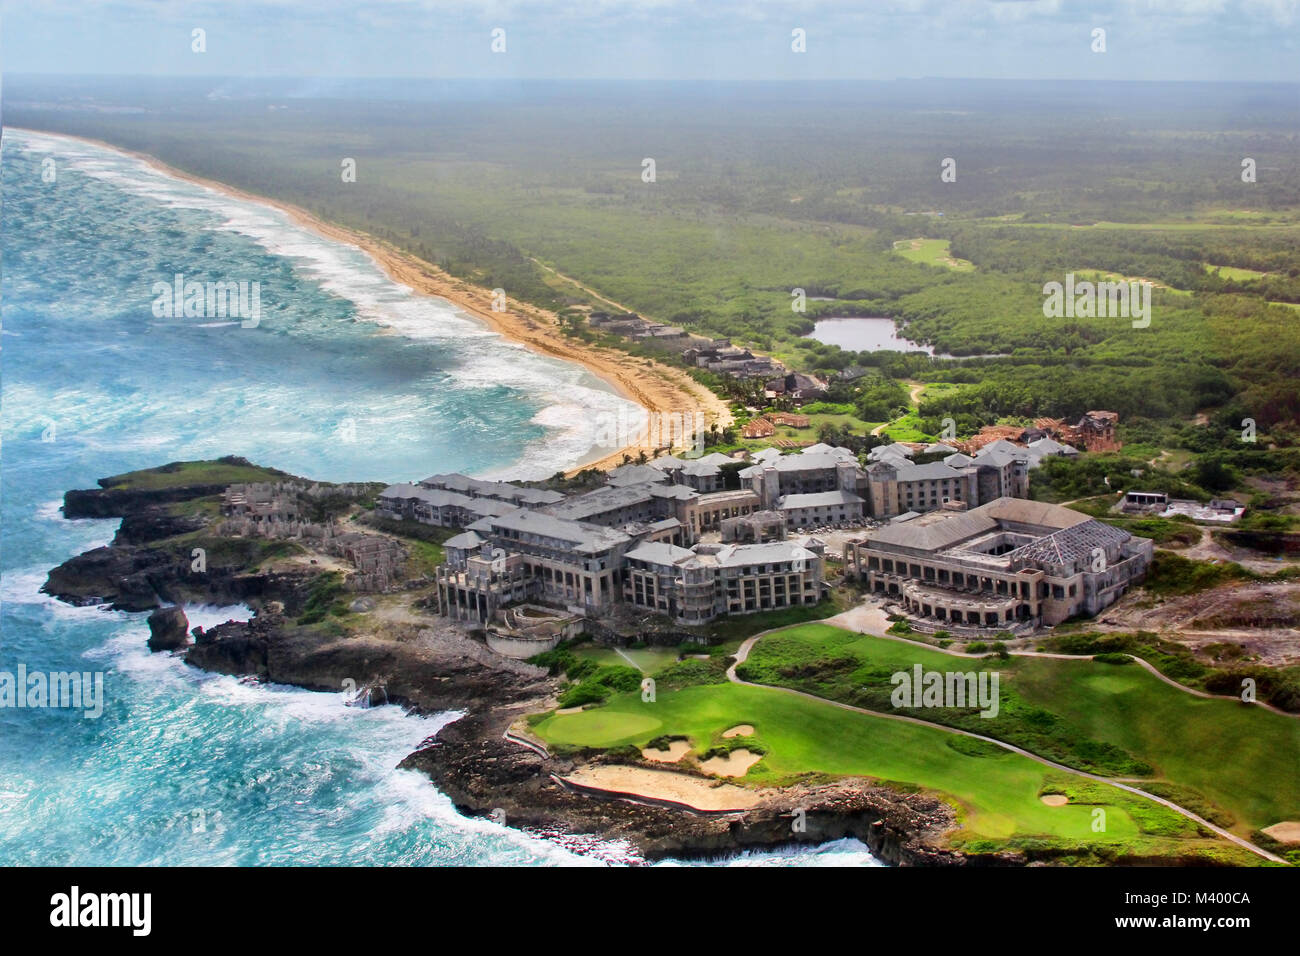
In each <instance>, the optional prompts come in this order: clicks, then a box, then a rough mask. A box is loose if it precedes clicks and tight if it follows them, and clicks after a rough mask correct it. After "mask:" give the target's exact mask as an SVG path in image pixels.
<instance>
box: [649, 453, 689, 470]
mask: <svg viewBox="0 0 1300 956" xmlns="http://www.w3.org/2000/svg"><path fill="white" fill-rule="evenodd" d="M686 464H687V462H685V461H683V460H682V459H681V458H677V457H676V456H674V455H663V456H661V457H659V458H656V459H655V460H654V461H652V462H650V467H651V468H658V469H660V470H661V471H675V470H676V469H678V468H682V467H684V466H685V465H686Z"/></svg>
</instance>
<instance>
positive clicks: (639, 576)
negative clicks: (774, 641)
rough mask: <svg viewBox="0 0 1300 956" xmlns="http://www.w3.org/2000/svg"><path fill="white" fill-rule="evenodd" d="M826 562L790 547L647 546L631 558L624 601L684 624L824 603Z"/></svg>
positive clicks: (796, 546)
mask: <svg viewBox="0 0 1300 956" xmlns="http://www.w3.org/2000/svg"><path fill="white" fill-rule="evenodd" d="M822 576H823V556H822V555H821V554H820V553H818V552H817V551H814V550H812V549H810V548H807V547H804V546H803V545H799V544H795V543H793V542H790V541H778V542H772V543H769V544H742V545H732V544H724V545H696V546H695V548H693V549H691V550H687V549H685V548H676V547H673V546H672V545H663V544H645V545H641V546H640V547H637V548H635V549H633V550H631V551H629V552H628V553H627V571H626V576H625V579H624V585H623V596H624V599H625V600H626V601H627V602H628V603H629V604H632V605H635V606H637V607H644V608H650V609H652V610H655V611H658V612H660V613H662V614H666V615H668V616H669V617H671V618H672V619H673V620H675V621H677V622H679V623H682V624H701V623H704V622H705V621H709V620H712V619H713V618H715V617H717V616H719V615H722V614H752V613H754V612H755V611H768V610H773V609H776V608H783V607H793V606H796V605H800V604H816V603H817V602H818V601H819V600H821V590H822Z"/></svg>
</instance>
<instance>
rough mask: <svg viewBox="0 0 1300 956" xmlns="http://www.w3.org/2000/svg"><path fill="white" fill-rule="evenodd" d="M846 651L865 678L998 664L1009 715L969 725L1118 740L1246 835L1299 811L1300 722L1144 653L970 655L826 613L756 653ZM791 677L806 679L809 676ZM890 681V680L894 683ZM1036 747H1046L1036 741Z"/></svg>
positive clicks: (1064, 740) (1079, 751) (1092, 743)
mask: <svg viewBox="0 0 1300 956" xmlns="http://www.w3.org/2000/svg"><path fill="white" fill-rule="evenodd" d="M809 652H811V653H809ZM846 655H852V657H853V658H855V659H856V661H857V664H858V666H857V668H856V669H854V670H853V671H850V672H849V673H850V674H852V675H853V676H854V677H856V678H857V679H858V682H859V683H862V682H864V681H866V680H868V679H872V680H875V681H876V682H879V681H880V680H881V678H882V677H884V679H885V680H886V681H887V676H885V675H888V674H890V673H893V672H896V671H900V670H908V669H910V668H911V667H912V666H913V665H915V664H921V665H922V667H924V668H925V669H927V670H940V671H954V670H960V671H969V670H979V669H990V670H996V671H998V672H999V674H1000V679H1001V690H1002V696H1003V707H1002V710H1001V712H1000V714H999V716H998V717H996V718H993V719H987V720H986V719H980V718H977V717H976V718H974V720H973V726H972V725H971V724H972V721H970V720H967V721H965V722H961V725H962V726H966V727H968V729H972V730H975V731H976V732H979V731H980V728H981V727H983V731H982V732H983V733H986V734H987V735H989V736H993V737H998V738H999V739H1010V740H1011V741H1012V742H1016V743H1021V744H1022V745H1027V744H1026V742H1025V741H1023V740H1021V739H1019V736H1018V734H1019V733H1020V732H1024V731H1025V728H1024V727H1023V726H1021V725H1024V724H1032V723H1039V722H1042V723H1047V724H1049V725H1051V726H1052V733H1051V734H1050V735H1048V736H1045V738H1044V740H1045V744H1043V745H1044V746H1046V745H1050V744H1053V743H1056V742H1057V741H1060V742H1061V746H1063V747H1065V748H1067V753H1066V754H1065V755H1060V754H1050V753H1045V754H1043V755H1044V756H1048V757H1052V758H1053V759H1058V760H1061V762H1065V763H1070V764H1071V765H1076V766H1077V765H1079V763H1080V762H1081V761H1083V760H1087V759H1093V760H1097V759H1099V755H1098V753H1097V749H1096V745H1097V744H1098V743H1100V744H1105V745H1111V746H1113V747H1115V748H1119V750H1121V751H1123V752H1125V753H1127V754H1128V755H1130V756H1131V757H1132V758H1135V759H1137V760H1141V761H1144V762H1145V763H1147V764H1149V765H1150V766H1151V768H1152V769H1153V770H1154V775H1152V776H1151V777H1150V779H1151V780H1153V781H1168V782H1170V783H1173V784H1178V785H1181V786H1182V787H1191V788H1193V789H1195V790H1196V791H1197V792H1198V793H1199V794H1200V795H1201V796H1202V797H1203V798H1204V799H1205V800H1207V801H1208V802H1209V803H1212V804H1213V805H1214V806H1215V807H1217V808H1220V809H1221V810H1223V811H1226V812H1227V815H1228V816H1229V817H1230V818H1231V820H1228V819H1226V818H1224V819H1222V820H1221V823H1222V824H1223V825H1226V826H1227V827H1228V828H1229V829H1231V830H1233V831H1234V832H1236V833H1239V834H1241V835H1243V836H1247V835H1249V834H1250V833H1251V832H1252V831H1254V830H1256V829H1261V828H1263V827H1266V826H1269V825H1271V824H1273V823H1277V822H1279V821H1281V820H1296V819H1300V774H1297V773H1296V772H1295V768H1296V767H1297V765H1300V721H1298V720H1296V719H1294V718H1290V717H1284V716H1281V715H1279V714H1275V713H1272V712H1270V711H1267V710H1264V709H1263V708H1259V707H1248V706H1245V705H1242V704H1238V703H1236V702H1234V701H1230V700H1207V699H1204V698H1198V697H1194V696H1192V695H1191V694H1188V693H1186V692H1185V691H1182V690H1179V689H1178V688H1176V687H1172V686H1170V685H1169V684H1167V683H1165V682H1164V681H1161V680H1159V679H1158V678H1156V677H1155V676H1154V675H1152V674H1150V673H1149V672H1147V671H1146V670H1144V669H1143V668H1141V667H1140V666H1138V665H1137V664H1126V665H1116V664H1106V663H1099V662H1095V661H1090V660H1089V661H1085V660H1056V659H1052V658H1032V657H1012V658H1011V659H1009V660H998V659H997V658H985V659H980V660H971V659H965V658H957V657H953V656H952V655H949V654H944V653H942V652H940V651H938V650H929V649H926V648H923V647H917V646H915V645H911V644H905V643H902V642H900V641H892V640H888V639H886V638H879V637H872V636H869V635H854V634H851V633H849V632H847V631H844V630H841V629H839V628H835V627H831V626H829V625H819V624H808V625H803V626H801V627H796V628H790V629H788V630H785V631H782V632H779V633H778V634H772V635H768V636H767V637H765V638H764V639H763V640H762V641H760V642H759V643H758V644H757V645H756V646H755V648H754V650H753V651H752V652H751V655H750V660H751V661H753V662H754V663H755V665H756V666H759V667H762V666H763V665H764V663H765V662H767V663H768V664H769V665H770V664H778V666H786V667H789V666H790V664H791V663H794V662H797V661H800V660H804V661H806V660H808V659H813V660H817V659H820V660H823V661H824V660H827V659H828V658H830V659H833V658H843V657H844V656H846ZM779 662H785V663H784V665H780V664H779ZM866 675H871V676H870V677H868V676H866ZM783 682H784V681H783ZM790 683H794V684H797V685H798V686H800V687H801V688H802V689H808V688H807V687H806V686H805V684H806V682H800V681H798V680H791V681H790ZM828 686H829V687H830V690H829V691H828V696H836V697H843V696H845V695H846V691H845V690H844V685H843V684H836V683H834V682H833V681H832V682H830V683H829V684H828ZM884 689H885V690H888V689H889V685H888V684H887V683H886V684H885V686H884ZM847 693H851V692H847ZM854 702H855V703H861V704H862V706H867V707H872V708H876V709H885V708H877V705H875V704H872V703H866V702H863V701H854ZM1015 702H1019V704H1020V706H1017V704H1016V703H1015ZM1028 708H1032V709H1028ZM952 714H953V712H952V711H946V710H942V709H937V708H936V709H931V710H928V711H923V712H920V713H919V714H917V715H919V716H923V717H926V718H927V719H936V720H942V721H949V720H951V721H953V722H954V723H958V722H959V721H957V720H955V719H954V718H953V717H952V716H951V715H952ZM1045 715H1050V716H1045ZM1029 730H1030V732H1032V730H1033V728H1032V727H1030V728H1029ZM1028 749H1030V750H1033V751H1034V752H1036V753H1042V751H1041V750H1040V749H1038V748H1037V747H1035V746H1033V745H1028ZM1139 785H1143V784H1139ZM1189 809H1193V810H1195V809H1197V808H1196V807H1189Z"/></svg>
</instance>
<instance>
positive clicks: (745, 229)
mask: <svg viewBox="0 0 1300 956" xmlns="http://www.w3.org/2000/svg"><path fill="white" fill-rule="evenodd" d="M344 85H346V84H344ZM218 86H219V88H220V90H221V92H222V95H221V96H219V97H214V96H211V95H210V94H211V93H212V92H213V90H214V88H217V87H218ZM6 93H7V103H6V122H8V123H12V124H14V125H19V126H31V127H36V128H43V129H51V130H61V131H66V132H72V133H78V134H82V135H87V136H93V137H97V138H101V139H106V140H109V141H111V142H114V143H117V144H120V145H122V146H125V147H128V148H132V149H139V150H143V151H146V152H149V153H152V154H154V155H157V156H159V157H160V158H162V159H163V160H165V161H166V162H169V163H171V164H173V165H176V166H178V167H181V168H183V169H186V170H189V171H192V172H194V173H197V174H200V175H204V176H210V177H212V178H216V179H220V180H222V181H225V182H228V183H231V184H233V185H236V186H240V187H243V188H246V189H249V190H252V191H255V192H259V193H264V194H267V195H273V196H276V197H278V198H281V199H285V200H288V201H290V202H294V203H297V204H300V205H302V206H304V207H306V208H308V209H310V210H312V211H313V212H316V213H318V214H320V215H321V216H323V217H325V218H328V219H331V220H334V221H337V222H339V223H341V224H344V225H347V226H352V227H355V228H359V229H363V230H366V231H368V232H370V233H372V234H375V235H377V236H380V237H382V238H385V239H388V240H390V241H392V242H394V243H395V244H397V245H399V246H401V247H403V248H405V249H408V250H409V251H411V252H413V253H414V254H416V255H418V256H421V257H423V258H425V259H427V260H429V261H431V262H434V263H437V264H438V265H439V266H441V267H443V268H445V269H447V270H448V271H449V272H451V273H453V274H455V275H459V276H463V277H466V278H468V279H471V280H473V281H476V282H480V283H483V284H485V285H488V286H493V287H495V286H500V287H502V288H504V289H506V290H507V294H508V295H510V296H512V297H515V298H519V299H523V300H527V301H531V302H535V303H537V304H540V305H545V306H548V307H551V308H555V309H560V310H562V309H564V308H565V307H566V306H570V305H573V304H575V303H577V302H580V301H581V300H582V299H583V296H582V295H581V294H576V293H575V290H574V289H573V288H572V287H566V286H565V285H563V284H561V283H558V282H557V281H556V278H555V276H554V275H553V274H552V273H550V272H548V270H547V269H546V268H545V267H551V268H553V269H555V270H558V271H559V272H560V273H562V274H564V275H567V276H571V277H573V278H575V279H577V280H579V281H581V282H582V283H584V284H586V285H587V286H589V287H591V288H593V289H595V290H596V291H597V292H599V293H600V294H601V295H603V296H607V297H609V298H610V299H613V300H616V301H618V302H620V303H623V304H625V305H627V306H628V307H630V308H633V309H635V310H637V311H639V312H641V313H642V314H644V315H646V316H648V317H650V318H653V319H656V320H660V321H664V322H671V323H674V324H678V325H682V326H685V327H687V328H689V329H691V330H693V331H699V332H704V333H708V334H714V335H726V336H730V337H731V338H732V339H733V340H734V341H735V342H737V343H739V344H745V345H749V346H752V347H754V348H757V349H760V350H765V351H769V352H771V353H772V354H774V355H775V356H776V357H778V358H779V359H781V360H783V361H785V362H786V363H787V364H790V365H791V366H793V367H795V368H800V369H804V370H809V371H821V372H825V373H834V372H835V371H837V370H841V369H845V368H848V367H850V366H863V367H867V368H870V369H871V370H873V372H874V373H875V374H873V375H871V376H867V377H865V378H862V379H861V380H860V381H859V384H858V385H855V386H853V387H852V388H850V389H848V391H847V393H845V392H844V391H843V390H841V392H840V393H839V394H838V395H837V396H836V397H837V399H838V400H842V401H846V402H848V403H850V404H853V405H854V406H855V407H856V408H857V409H858V410H859V412H860V413H862V417H863V418H864V419H867V420H877V416H882V417H887V413H888V412H890V411H891V410H892V409H894V408H896V407H897V406H898V403H899V401H900V395H903V396H904V397H905V389H903V388H902V386H901V385H900V384H899V382H898V380H899V379H903V378H908V379H912V380H917V381H922V382H949V383H954V384H957V385H959V386H960V387H959V388H956V389H945V390H936V396H935V397H933V398H930V399H927V400H926V401H925V402H924V403H923V404H922V407H921V410H920V414H921V418H922V421H923V423H924V425H925V427H926V429H927V430H930V431H932V432H937V430H938V428H937V425H938V422H939V421H940V420H941V419H942V418H943V417H948V416H951V417H953V418H954V419H955V420H956V421H957V422H958V424H959V429H960V431H962V432H968V431H970V430H973V429H975V428H977V427H978V426H979V425H981V424H985V423H989V422H993V421H997V420H999V419H1003V418H1013V419H1016V418H1019V419H1025V418H1032V417H1034V416H1038V415H1052V416H1067V417H1068V416H1077V415H1078V414H1079V413H1081V412H1082V411H1085V410H1087V409H1089V408H1110V409H1114V410H1115V411H1118V412H1119V413H1120V414H1121V416H1122V418H1123V420H1124V422H1125V426H1126V427H1129V425H1130V423H1133V425H1134V426H1136V425H1137V424H1139V423H1146V424H1145V425H1143V427H1146V428H1148V429H1151V428H1155V429H1157V430H1158V431H1159V432H1160V435H1159V439H1158V440H1159V441H1160V442H1164V443H1170V442H1173V443H1177V442H1184V441H1192V440H1193V439H1191V438H1189V437H1188V436H1187V435H1186V434H1185V433H1184V428H1183V426H1184V424H1185V423H1186V422H1188V421H1189V420H1190V419H1191V418H1192V416H1194V415H1196V414H1197V413H1198V412H1207V411H1208V412H1210V413H1212V414H1214V415H1217V416H1218V419H1216V420H1219V421H1221V422H1228V421H1230V420H1231V421H1236V422H1240V421H1241V419H1244V418H1251V419H1254V420H1255V421H1256V422H1257V423H1258V427H1259V429H1260V431H1261V432H1262V433H1264V434H1265V435H1266V436H1267V438H1268V440H1269V441H1270V442H1273V443H1281V444H1288V443H1294V442H1295V441H1296V439H1297V426H1296V424H1295V423H1296V422H1297V420H1300V388H1297V387H1296V385H1295V383H1296V382H1297V381H1298V380H1300V315H1298V314H1297V311H1298V309H1297V306H1300V253H1297V250H1298V249H1300V161H1298V159H1297V157H1300V148H1298V147H1300V98H1297V96H1296V92H1295V87H1294V86H1285V85H1277V86H1267V85H1247V84H1237V85H1230V84H1223V85H1213V84H1204V85H1201V84H1142V83H1136V84H1088V85H1082V84H1069V83H1037V84H1029V83H996V82H972V83H961V84H952V83H945V82H940V81H910V82H901V81H900V82H893V83H845V84H785V85H780V84H774V85H769V84H731V85H728V84H684V83H683V84H671V83H655V84H648V83H647V84H642V83H606V84H581V83H531V84H522V83H519V84H515V83H502V84H490V83H468V82H466V83H454V82H439V83H428V84H419V83H401V84H398V83H393V84H389V85H385V84H382V83H377V82H371V83H367V84H364V85H358V86H357V87H356V88H355V89H353V90H345V91H344V92H342V93H340V92H337V90H336V92H335V93H334V94H333V98H328V99H326V98H313V97H310V96H306V95H302V91H301V90H297V89H295V88H294V87H293V85H292V83H290V82H289V81H285V82H284V83H283V84H280V85H277V84H276V83H275V82H273V81H258V82H257V83H252V82H251V81H250V83H249V84H248V85H247V86H241V85H240V84H238V83H237V82H233V81H231V82H224V81H223V82H222V83H221V84H218V81H214V80H206V81H204V80H187V81H178V82H171V83H169V84H168V85H167V86H166V87H165V88H164V87H163V86H162V85H159V84H154V83H150V82H149V81H146V80H122V81H116V82H113V83H107V82H105V83H97V84H96V86H95V87H94V88H93V92H89V93H88V92H87V87H86V86H85V84H78V83H77V82H76V81H74V80H52V79H43V78H22V77H19V78H14V79H13V80H11V81H10V82H9V84H8V89H7V90H6ZM344 157H350V158H353V159H355V160H356V163H357V178H356V182H354V183H344V182H342V180H341V177H340V172H339V170H340V163H341V161H342V159H343V158H344ZM646 157H650V158H653V159H654V160H655V165H656V177H655V181H654V182H645V181H643V179H642V169H643V167H642V160H643V159H644V158H646ZM948 157H951V158H953V159H955V161H956V169H957V175H956V179H955V181H953V182H943V181H941V178H940V163H941V161H942V160H943V159H945V158H948ZM1244 157H1251V158H1253V159H1255V160H1256V163H1257V165H1258V173H1257V181H1255V182H1243V180H1242V176H1241V163H1242V159H1243V158H1244ZM918 236H925V237H931V238H936V239H946V240H949V242H950V251H951V255H952V256H954V257H957V258H959V259H963V260H968V261H969V262H970V263H972V264H973V268H971V269H968V270H966V271H958V270H955V269H948V268H944V267H943V266H942V265H931V264H924V263H921V262H913V261H909V260H908V259H906V258H904V257H903V256H901V255H899V254H898V253H897V252H896V251H895V250H894V243H895V242H897V241H899V240H904V239H912V238H916V237H918ZM1067 273H1075V274H1077V275H1079V276H1080V277H1083V276H1087V275H1092V276H1096V275H1101V274H1111V275H1113V276H1115V277H1127V278H1139V277H1140V278H1143V279H1148V280H1151V281H1153V282H1155V283H1157V284H1158V285H1157V288H1156V289H1155V291H1154V295H1153V297H1152V314H1151V323H1150V325H1149V327H1146V328H1134V327H1133V325H1132V323H1131V322H1130V320H1129V319H1128V318H1121V317H1105V318H1052V317H1048V316H1045V315H1044V314H1043V301H1044V293H1043V286H1044V284H1045V283H1047V282H1051V281H1057V282H1060V281H1063V280H1064V278H1065V276H1066V274H1067ZM794 289H803V290H804V292H805V293H806V295H807V296H809V297H810V299H809V301H808V302H807V308H806V310H805V311H803V312H797V311H794V310H793V309H792V295H791V293H792V290H794ZM853 315H858V316H863V315H883V316H889V317H892V318H893V319H895V320H896V322H897V323H899V325H900V326H901V327H902V328H903V329H904V330H905V334H906V335H907V337H908V338H910V339H912V340H914V341H917V342H922V343H926V344H928V345H930V346H933V348H934V350H935V351H936V353H939V354H940V355H943V356H955V357H956V358H932V357H930V356H928V355H925V354H923V353H920V352H913V353H894V352H862V353H855V352H846V351H843V350H841V349H839V348H838V347H836V346H831V345H823V344H821V343H818V342H816V341H814V340H813V339H811V338H807V337H806V336H807V333H809V332H810V331H811V329H812V327H813V323H814V321H815V320H816V319H817V318H818V317H825V316H853ZM580 331H581V330H580V329H579V328H577V327H576V326H575V329H574V332H575V334H578V333H579V332H580ZM867 413H870V414H867ZM1224 427H1226V425H1225V426H1224ZM1180 447H1182V446H1180Z"/></svg>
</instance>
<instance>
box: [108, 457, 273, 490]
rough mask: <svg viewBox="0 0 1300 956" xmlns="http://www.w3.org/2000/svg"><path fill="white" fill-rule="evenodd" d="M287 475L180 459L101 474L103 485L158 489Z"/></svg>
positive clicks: (229, 463) (232, 462) (232, 463)
mask: <svg viewBox="0 0 1300 956" xmlns="http://www.w3.org/2000/svg"><path fill="white" fill-rule="evenodd" d="M290 477H291V476H290V475H288V474H286V473H285V472H283V471H278V470H276V469H274V468H262V467H260V466H258V465H252V464H248V463H243V464H239V463H237V461H236V460H233V459H231V460H216V461H180V462H172V463H171V464H167V465H161V466H159V467H157V468H145V469H142V470H140V471H129V472H126V473H125V474H121V475H114V476H113V477H111V478H105V479H104V481H103V486H104V487H105V488H112V489H122V490H127V489H130V490H136V491H158V490H161V489H164V488H178V487H183V486H186V485H230V484H235V483H236V482H251V481H284V480H286V479H288V478H290Z"/></svg>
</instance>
